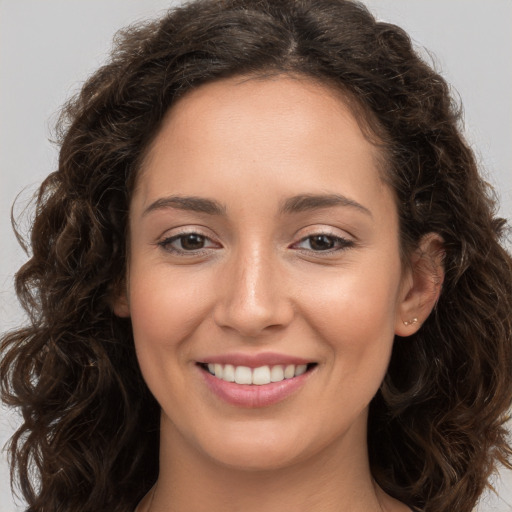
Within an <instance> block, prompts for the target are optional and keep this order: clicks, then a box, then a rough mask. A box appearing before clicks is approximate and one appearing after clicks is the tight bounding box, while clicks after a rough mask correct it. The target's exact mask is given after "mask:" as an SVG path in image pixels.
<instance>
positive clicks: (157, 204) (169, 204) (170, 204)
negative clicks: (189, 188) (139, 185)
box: [142, 196, 226, 217]
mask: <svg viewBox="0 0 512 512" xmlns="http://www.w3.org/2000/svg"><path fill="white" fill-rule="evenodd" d="M166 208H177V209H178V210H188V211H192V212H198V213H207V214H208V215H225V214H226V208H225V206H223V205H222V204H220V203H219V202H217V201H214V200H213V199H206V198H203V197H194V196H168V197H161V198H160V199H157V200H156V201H154V202H153V203H151V204H150V205H149V206H148V207H147V208H146V209H145V210H144V212H143V213H142V216H143V217H144V216H145V215H147V214H148V213H151V212H154V211H156V210H164V209H166Z"/></svg>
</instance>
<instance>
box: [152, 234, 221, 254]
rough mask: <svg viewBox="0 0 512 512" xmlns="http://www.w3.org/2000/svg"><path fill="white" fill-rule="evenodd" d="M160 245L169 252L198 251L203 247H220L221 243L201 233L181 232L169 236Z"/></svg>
mask: <svg viewBox="0 0 512 512" xmlns="http://www.w3.org/2000/svg"><path fill="white" fill-rule="evenodd" d="M158 245H159V246H160V247H162V248H163V249H165V250H166V251H168V252H174V253H196V254H197V253H198V252H201V251H202V250H203V249H212V248H218V247H219V245H218V244H216V243H215V242H213V241H212V240H210V239H209V238H208V237H207V236H204V235H201V234H200V233H193V232H191V233H179V234H177V235H174V236H171V237H168V238H166V239H164V240H162V241H161V242H158Z"/></svg>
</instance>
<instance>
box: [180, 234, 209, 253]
mask: <svg viewBox="0 0 512 512" xmlns="http://www.w3.org/2000/svg"><path fill="white" fill-rule="evenodd" d="M181 246H182V247H183V249H187V250H189V251H194V250H196V249H202V248H203V247H204V236H201V235H195V234H190V235H185V236H183V237H181Z"/></svg>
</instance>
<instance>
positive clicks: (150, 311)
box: [130, 268, 210, 358]
mask: <svg viewBox="0 0 512 512" xmlns="http://www.w3.org/2000/svg"><path fill="white" fill-rule="evenodd" d="M138 275H141V276H144V278H143V279H137V278H135V279H133V280H131V282H130V315H131V320H132V327H133V334H134V339H135V345H136V348H137V352H138V354H139V355H140V357H141V358H142V357H143V356H144V357H145V356H146V353H147V352H152V353H153V352H154V353H153V356H154V357H159V354H160V355H161V353H162V352H167V351H174V350H176V349H178V348H179V347H180V346H181V343H182V341H183V340H185V339H186V338H187V336H188V335H189V334H190V333H192V332H193V331H194V330H195V329H196V328H197V326H198V325H199V324H200V323H201V321H202V320H203V319H204V317H205V315H206V314H207V311H208V308H209V302H210V301H209V299H208V297H207V296H206V294H205V293H202V291H203V290H205V289H206V290H207V289H208V287H206V283H202V282H201V280H200V279H198V278H197V276H196V278H195V279H189V276H187V275H180V274H177V273H176V272H174V273H172V274H171V273H170V272H166V271H165V269H164V270H162V269H160V270H159V269H158V268H155V269H154V270H153V271H146V272H139V274H138Z"/></svg>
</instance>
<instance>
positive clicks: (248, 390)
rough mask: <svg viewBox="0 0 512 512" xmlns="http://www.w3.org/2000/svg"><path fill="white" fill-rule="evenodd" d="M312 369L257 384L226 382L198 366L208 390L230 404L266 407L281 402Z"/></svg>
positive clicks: (302, 382) (299, 384) (303, 381)
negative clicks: (274, 380) (286, 377)
mask: <svg viewBox="0 0 512 512" xmlns="http://www.w3.org/2000/svg"><path fill="white" fill-rule="evenodd" d="M313 370H314V369H311V370H309V371H307V372H306V373H303V374H302V375H299V376H297V377H293V378H291V379H285V380H282V381H280V382H271V383H270V384H263V385H261V386H257V385H255V384H252V385H249V384H236V383H235V382H226V381H225V380H222V379H219V378H217V377H215V376H214V375H212V374H211V373H210V372H208V371H206V370H205V369H203V368H200V371H201V373H202V374H203V378H204V380H205V382H206V385H207V386H208V388H209V389H210V391H212V392H213V393H214V394H215V395H217V396H218V397H219V398H221V399H222V400H224V401H225V402H227V403H229V404H231V405H236V406H238V407H247V408H257V407H268V406H270V405H274V404H277V403H279V402H282V401H283V400H285V399H286V398H288V397H289V396H290V395H292V394H293V393H295V392H296V391H298V390H299V389H300V388H301V387H302V386H303V385H304V383H305V382H306V380H307V379H308V378H309V376H310V374H311V373H312V372H313Z"/></svg>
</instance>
